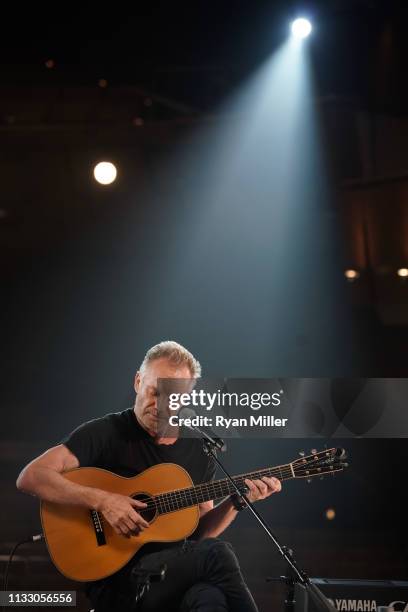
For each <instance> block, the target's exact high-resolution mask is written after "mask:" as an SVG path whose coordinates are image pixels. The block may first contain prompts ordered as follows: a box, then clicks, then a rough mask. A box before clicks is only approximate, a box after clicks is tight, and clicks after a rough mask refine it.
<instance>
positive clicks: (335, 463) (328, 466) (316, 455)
mask: <svg viewBox="0 0 408 612" xmlns="http://www.w3.org/2000/svg"><path fill="white" fill-rule="evenodd" d="M345 459H347V455H346V451H345V450H344V448H329V449H325V450H322V451H320V452H317V451H312V453H311V455H307V456H304V457H300V459H296V460H295V461H292V463H290V466H291V468H292V471H293V477H294V478H306V479H310V478H313V477H314V476H324V475H325V474H334V473H335V472H341V471H342V470H344V468H346V467H347V466H348V463H346V462H345Z"/></svg>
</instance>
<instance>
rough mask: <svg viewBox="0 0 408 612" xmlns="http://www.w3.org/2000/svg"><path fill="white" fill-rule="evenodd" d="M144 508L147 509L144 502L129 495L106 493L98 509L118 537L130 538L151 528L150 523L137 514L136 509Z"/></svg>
mask: <svg viewBox="0 0 408 612" xmlns="http://www.w3.org/2000/svg"><path fill="white" fill-rule="evenodd" d="M143 508H146V504H145V503H144V502H141V501H138V500H137V499H133V498H132V497H128V496H127V495H120V494H118V493H106V492H105V491H104V494H103V497H102V500H101V502H100V504H99V507H98V508H97V509H98V512H101V513H102V514H103V516H104V517H105V519H106V520H107V521H108V523H109V524H110V525H111V526H112V527H113V529H114V530H115V532H116V533H117V534H118V535H123V536H125V537H126V538H130V537H131V536H132V535H138V534H139V533H140V532H141V531H143V530H144V529H147V528H148V527H149V523H148V522H147V521H145V520H144V518H143V517H142V516H141V515H140V514H139V513H138V512H136V509H138V510H142V509H143Z"/></svg>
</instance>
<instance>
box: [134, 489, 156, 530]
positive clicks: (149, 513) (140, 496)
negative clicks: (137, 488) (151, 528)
mask: <svg viewBox="0 0 408 612" xmlns="http://www.w3.org/2000/svg"><path fill="white" fill-rule="evenodd" d="M132 497H133V499H137V500H138V501H141V502H144V503H145V504H147V508H141V509H140V510H138V509H137V508H135V510H136V511H137V512H138V513H139V514H141V515H142V516H143V518H144V520H145V521H147V522H148V523H151V522H152V521H153V520H154V519H155V518H156V514H157V510H156V504H155V503H154V499H153V497H151V496H150V495H147V494H146V493H137V494H136V495H132Z"/></svg>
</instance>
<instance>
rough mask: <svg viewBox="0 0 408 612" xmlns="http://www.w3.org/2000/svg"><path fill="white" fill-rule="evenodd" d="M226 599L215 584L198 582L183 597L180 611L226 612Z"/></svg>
mask: <svg viewBox="0 0 408 612" xmlns="http://www.w3.org/2000/svg"><path fill="white" fill-rule="evenodd" d="M227 611H228V606H227V600H226V597H225V595H224V593H223V592H222V591H221V590H220V589H219V588H218V587H216V586H214V585H211V584H207V583H205V582H199V583H197V584H195V585H194V586H192V587H191V588H190V589H189V590H188V591H187V593H186V594H185V595H184V597H183V601H182V603H181V607H180V612H227Z"/></svg>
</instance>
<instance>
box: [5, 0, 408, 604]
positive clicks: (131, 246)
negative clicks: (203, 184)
mask: <svg viewBox="0 0 408 612" xmlns="http://www.w3.org/2000/svg"><path fill="white" fill-rule="evenodd" d="M299 7H300V10H301V11H303V12H304V11H306V13H307V14H309V15H310V16H311V18H313V19H314V20H315V24H316V27H315V32H314V36H313V38H311V39H310V42H309V43H308V44H309V48H310V57H311V65H312V67H313V75H314V87H315V91H314V94H315V97H316V102H317V104H318V108H319V114H320V116H321V120H322V126H323V130H324V134H325V138H326V140H325V143H326V144H325V149H324V152H325V156H326V157H327V160H328V164H329V166H330V172H331V175H330V176H331V181H332V189H333V197H332V199H331V200H330V203H329V207H328V208H326V209H325V210H324V211H323V212H321V213H319V221H320V222H321V225H320V226H319V227H321V228H322V232H323V238H322V239H321V240H320V238H317V235H316V241H315V243H314V246H313V245H309V246H308V248H309V249H311V250H312V248H313V249H314V251H313V253H317V256H318V258H319V259H320V260H324V259H325V258H326V256H327V253H328V252H329V251H328V249H329V247H330V244H328V243H329V241H327V240H325V238H324V228H326V230H327V232H329V231H330V232H333V235H335V236H336V239H337V240H338V244H339V247H338V249H337V251H336V259H335V261H336V265H337V268H336V270H337V276H336V274H335V275H334V277H333V279H332V280H331V281H330V282H329V281H327V283H326V284H322V285H319V284H316V285H313V283H312V284H311V281H310V278H311V275H310V268H309V267H308V262H309V259H308V255H306V257H304V256H302V255H300V254H299V253H298V250H297V249H298V243H297V242H296V241H295V240H294V241H293V242H290V243H289V244H288V248H287V252H286V253H285V254H284V256H283V257H281V259H280V261H281V262H282V265H283V267H285V265H286V264H289V263H290V261H292V259H291V258H293V257H299V262H300V264H299V267H300V271H299V279H297V278H296V281H298V282H296V287H297V291H293V290H292V291H289V290H287V289H285V281H282V279H278V278H277V276H276V274H275V272H276V259H277V257H276V253H275V252H274V250H273V240H272V239H271V240H269V232H272V227H271V225H272V224H271V219H270V218H269V216H268V214H266V213H259V212H257V209H256V206H255V205H254V204H253V203H251V204H250V205H251V206H252V207H253V213H252V209H249V213H248V216H247V213H246V212H245V213H242V210H239V211H238V212H234V210H233V209H232V213H231V209H229V210H227V211H226V212H225V214H224V216H222V215H221V217H220V218H218V220H217V219H215V220H213V221H211V222H209V221H206V219H207V217H206V216H205V214H206V213H205V211H202V210H201V211H200V210H198V211H197V208H198V204H197V205H196V206H195V198H194V197H192V194H194V193H195V190H196V191H197V192H198V190H199V184H200V183H199V181H200V179H202V175H201V173H200V159H201V158H200V156H199V155H198V154H197V158H195V157H194V155H195V153H194V147H193V146H192V145H191V143H192V142H194V140H193V138H194V135H195V134H197V133H200V134H201V133H203V132H204V133H205V134H206V133H207V129H209V130H210V131H211V130H212V129H215V130H217V129H219V128H220V129H221V127H222V126H223V122H224V121H226V120H227V119H228V118H225V117H224V116H223V115H222V114H219V109H220V105H221V104H222V102H223V101H225V100H226V99H228V97H229V96H231V95H233V94H234V93H235V92H236V91H237V90H238V89H239V88H240V87H241V86H243V84H244V83H245V82H246V79H247V78H248V77H249V76H250V75H251V74H252V73H253V72H254V71H255V70H256V69H257V67H258V66H260V65H261V64H262V62H264V61H265V60H266V59H267V58H268V57H269V56H270V55H271V54H272V53H273V52H274V51H275V50H276V49H277V48H278V46H279V45H280V44H281V43H282V42H283V40H284V39H285V38H286V36H287V28H288V22H289V21H290V19H291V18H292V16H294V15H295V14H297V12H298V8H299ZM27 11H28V12H27ZM405 17H406V7H405V3H402V2H401V3H398V2H379V1H374V0H373V1H370V2H368V1H367V2H366V1H363V0H361V1H357V0H356V1H351V0H344V1H332V0H326V1H324V2H313V3H308V4H307V6H305V5H299V4H296V3H288V2H261V1H257V2H251V3H247V2H240V1H237V2H216V3H204V2H195V3H168V2H162V3H160V2H151V3H149V5H148V7H146V6H143V8H142V6H141V5H137V6H136V7H130V6H129V7H125V5H124V4H120V3H119V4H116V5H115V6H114V7H105V8H102V7H98V6H96V5H94V6H88V7H86V8H84V7H83V6H80V5H79V4H78V5H76V6H75V5H69V6H68V5H67V6H65V5H64V6H63V7H58V12H57V9H56V8H55V7H46V6H45V5H44V6H36V7H35V9H34V8H32V7H31V8H29V9H24V12H23V11H21V10H20V8H19V7H17V8H15V9H13V10H10V9H4V10H3V18H2V36H1V39H0V49H1V96H0V139H1V140H0V143H1V144H0V160H1V162H0V173H1V174H0V177H1V187H0V190H1V191H0V194H1V203H0V209H1V213H0V251H1V256H0V274H1V279H2V282H1V286H2V299H1V306H0V308H1V314H2V326H1V332H0V345H1V347H2V351H1V362H0V371H1V387H0V408H1V414H2V419H1V423H2V426H1V434H0V456H1V485H2V501H3V503H2V521H1V527H0V545H1V550H0V552H1V554H2V557H1V559H2V566H1V567H2V570H3V569H4V562H5V560H6V556H5V555H6V554H7V553H8V550H9V548H10V546H11V544H12V542H14V541H16V540H17V539H19V538H21V537H25V536H26V535H27V534H30V533H37V532H38V531H39V530H40V525H39V519H38V512H37V505H38V504H37V501H36V500H34V499H30V498H28V497H25V496H23V495H22V494H19V493H18V492H17V491H16V490H15V487H14V483H15V479H16V477H17V474H18V472H19V470H20V469H21V468H22V467H23V466H24V464H25V463H26V462H27V461H29V460H30V459H31V458H33V457H34V456H36V455H37V454H38V453H40V452H42V451H43V450H45V449H46V448H48V447H49V446H51V445H53V444H55V443H57V442H58V441H59V439H61V438H62V437H63V436H64V435H65V434H66V433H67V432H69V431H70V430H71V429H73V428H74V427H75V426H76V425H77V424H79V423H80V422H83V421H84V420H87V419H89V418H92V417H95V416H98V415H101V414H104V413H106V412H111V411H116V410H122V409H124V408H126V407H128V406H129V405H131V404H132V402H133V392H132V381H133V377H134V373H135V371H136V369H137V367H138V365H139V364H140V362H141V360H142V359H143V355H144V353H145V351H146V350H147V349H148V348H149V346H151V345H152V344H154V343H155V342H158V341H160V340H162V339H165V338H172V339H175V340H177V341H179V342H181V343H182V344H185V345H186V346H187V347H188V348H189V349H191V350H192V351H193V352H194V353H195V354H196V355H197V357H198V358H199V359H200V361H201V362H202V365H203V368H204V373H205V375H207V376H242V377H262V376H265V377H267V376H271V377H272V376H273V377H275V376H286V377H291V376H300V377H306V376H318V377H323V376H328V377H354V378H359V377H367V376H406V374H407V369H408V368H407V358H406V354H407V351H406V347H407V346H408V342H407V341H408V333H407V324H408V314H407V313H408V308H407V306H408V299H407V285H406V283H404V282H403V280H401V279H398V278H397V277H396V276H395V274H394V273H393V272H392V271H393V270H395V269H396V267H398V266H402V265H407V264H408V252H407V244H408V241H407V228H408V216H407V204H406V202H407V196H408V193H407V192H408V181H407V168H408V151H407V147H406V142H407V141H406V136H408V130H407V111H408V90H407V79H406V78H405V75H406V61H407V44H408V43H407V37H406V34H405ZM48 60H53V62H54V67H52V68H47V67H46V65H45V62H47V61H48ZM100 79H106V81H107V83H106V84H105V85H106V86H101V83H100ZM135 120H137V121H136V122H135ZM214 126H215V128H214ZM365 126H371V127H370V128H369V129H368V128H367V129H365ZM363 128H364V129H363ZM186 151H187V154H188V155H189V158H188V163H189V164H190V162H192V165H193V166H194V163H196V164H197V166H196V169H195V170H194V171H191V167H190V166H189V168H190V169H189V171H188V172H186V171H185V164H186V155H187V154H186ZM101 156H108V157H109V158H112V159H114V160H115V162H116V163H117V164H118V167H119V171H120V176H119V178H118V181H117V183H115V184H114V185H113V186H112V187H110V188H108V189H104V188H101V187H100V186H97V185H96V183H94V182H93V180H92V177H91V171H92V167H93V164H94V162H95V160H97V159H99V158H101ZM204 178H205V177H204ZM197 201H199V199H198V198H197ZM200 214H201V215H202V221H201V222H200ZM248 219H249V227H250V230H251V231H249V233H246V232H244V231H243V228H244V227H248ZM361 219H363V221H362V220H361ZM200 223H201V225H200ZM240 223H241V224H242V226H240ZM193 224H194V232H191V235H192V236H193V239H189V235H190V230H191V227H190V226H192V225H193ZM200 228H202V231H201V233H200ZM327 235H329V234H327ZM197 236H198V237H199V239H200V241H201V243H200V248H198V246H197V243H196V242H195V240H196V239H197ZM271 236H272V233H271ZM362 244H363V247H361V245H362ZM364 245H365V246H364ZM308 253H309V251H308ZM281 255H282V254H281ZM285 258H286V259H285ZM346 267H353V268H357V269H359V270H360V272H361V278H360V279H359V282H358V283H351V284H350V283H347V282H346V281H345V280H344V277H343V270H344V269H345V268H346ZM276 296H280V300H281V302H280V303H279V307H276V299H277V297H276ZM328 296H336V300H337V302H336V303H338V304H340V305H341V309H339V311H338V312H337V311H336V310H335V309H332V310H330V309H329V310H330V312H332V314H333V316H327V313H326V305H327V304H326V301H327V300H328V299H329V298H328ZM332 299H333V301H334V298H332ZM336 312H337V314H336ZM277 313H279V316H278V314H277ZM327 443H328V445H329V446H332V445H335V444H337V443H339V444H341V445H343V446H345V447H346V448H347V450H348V451H349V454H350V468H349V469H348V470H347V471H346V472H345V473H343V474H339V475H338V476H337V477H336V478H334V479H331V478H330V479H326V480H324V481H323V482H319V481H317V482H313V483H312V484H311V485H306V484H305V483H304V482H290V483H287V484H285V486H284V492H283V493H282V494H281V495H279V496H276V497H274V498H272V499H271V500H269V501H266V502H263V503H262V505H260V509H262V510H263V511H264V512H265V516H266V517H267V518H268V519H269V520H270V521H271V524H272V525H273V527H274V528H275V529H276V531H277V533H278V535H280V536H281V537H282V539H283V541H284V542H285V543H287V544H289V545H291V546H293V547H294V549H295V551H296V553H297V556H298V560H299V562H300V563H301V565H303V566H304V567H305V568H306V569H307V570H308V571H309V573H310V574H311V575H315V576H317V575H319V576H327V577H354V578H378V579H380V578H390V579H391V578H394V579H397V578H400V579H403V578H406V565H407V554H408V549H407V532H406V521H405V512H404V510H405V507H404V500H403V498H404V487H405V482H406V470H405V462H406V442H405V440H404V439H401V440H362V439H356V440H346V441H345V440H343V441H332V440H329V441H327ZM311 446H316V441H312V440H311V441H307V440H304V441H300V440H299V441H298V440H290V441H287V440H286V441H283V440H282V441H280V440H273V441H272V440H271V441H259V440H257V441H256V442H255V441H231V442H230V444H229V451H228V454H227V456H226V462H227V464H228V467H229V468H230V469H231V471H232V472H235V473H240V472H242V471H246V470H250V469H251V468H255V467H262V466H265V465H274V464H279V463H283V462H286V461H289V460H291V459H293V458H294V456H295V455H296V453H297V451H298V450H300V449H301V448H305V450H308V448H310V447H311ZM328 508H334V509H335V511H336V517H335V519H334V520H333V521H328V520H327V519H326V517H325V511H326V510H327V509H328ZM226 538H227V539H230V540H231V541H232V542H233V543H234V545H235V547H236V549H237V552H238V554H239V557H240V560H241V563H242V566H243V568H244V570H245V572H246V575H247V576H248V581H249V584H250V586H251V588H252V589H253V590H254V593H255V596H256V598H257V601H258V602H259V603H260V605H261V606H262V609H263V610H267V609H269V606H270V605H271V604H272V603H273V605H275V606H277V605H279V600H278V594H277V593H278V591H277V590H276V589H275V588H274V587H270V586H268V585H266V583H265V582H264V578H265V576H267V575H277V574H280V573H281V572H282V570H283V568H282V565H281V563H280V561H279V560H278V558H277V555H276V554H275V553H274V552H272V551H271V550H270V548H269V545H268V544H267V543H266V540H265V539H264V536H263V535H262V534H261V533H260V532H259V531H258V530H257V529H256V527H254V526H253V524H252V523H251V520H250V517H249V516H246V515H244V514H243V515H242V516H240V517H239V519H238V520H237V521H236V522H235V523H234V525H233V526H232V527H231V528H230V530H229V531H228V532H227V533H226ZM14 567H15V569H14V571H13V573H12V579H11V580H12V583H11V585H12V586H14V587H16V588H24V587H26V586H28V585H33V588H43V589H46V588H53V586H55V585H57V586H56V588H63V587H64V586H65V584H66V583H65V581H64V579H62V578H60V577H59V576H58V574H57V572H56V571H55V570H54V569H53V568H52V566H51V564H50V563H49V561H48V560H47V556H46V551H45V549H44V547H43V546H42V545H41V544H39V545H31V546H30V547H26V548H24V549H22V552H21V554H20V556H19V557H18V559H17V560H16V565H15V566H14ZM82 604H83V605H84V609H86V605H85V602H82ZM82 604H81V605H82Z"/></svg>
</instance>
